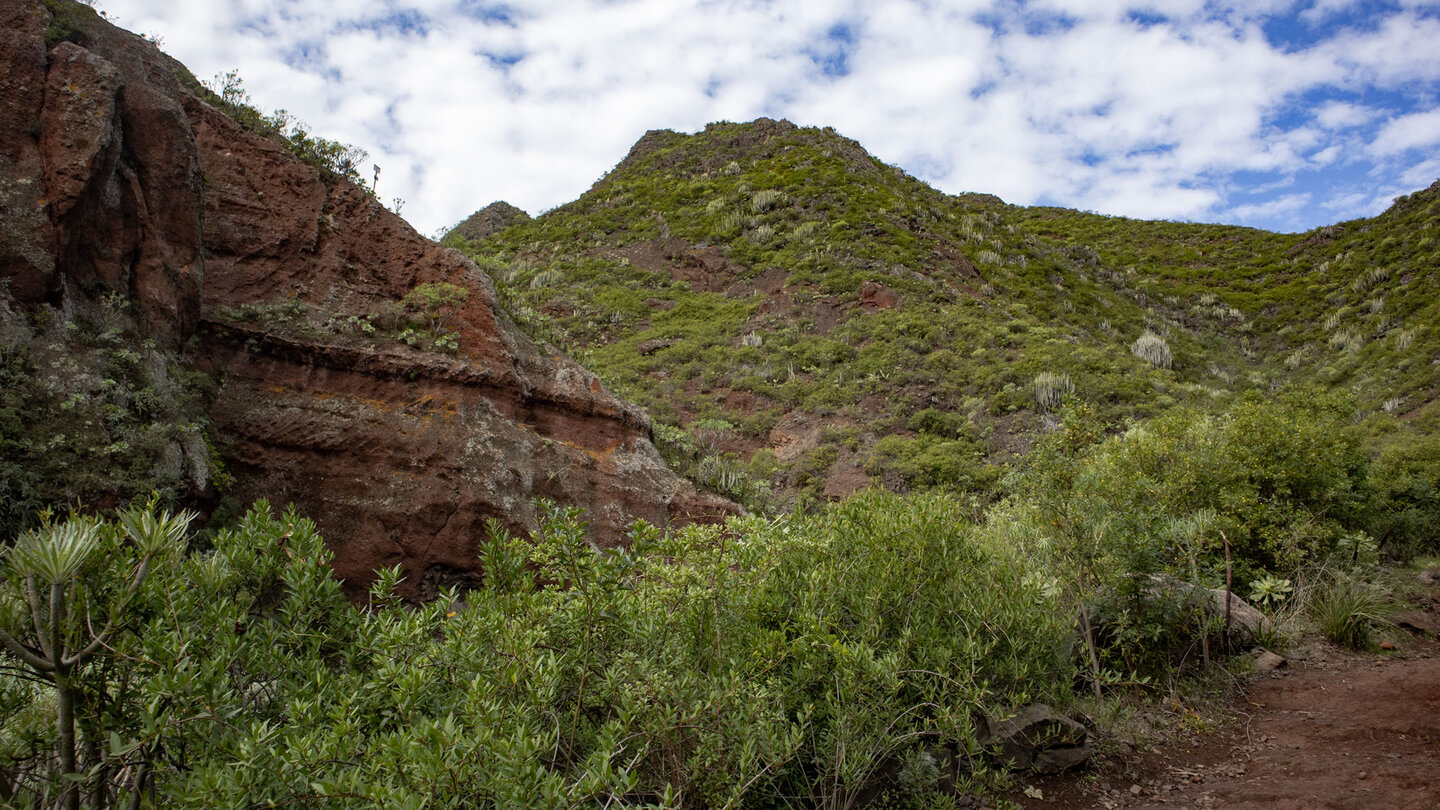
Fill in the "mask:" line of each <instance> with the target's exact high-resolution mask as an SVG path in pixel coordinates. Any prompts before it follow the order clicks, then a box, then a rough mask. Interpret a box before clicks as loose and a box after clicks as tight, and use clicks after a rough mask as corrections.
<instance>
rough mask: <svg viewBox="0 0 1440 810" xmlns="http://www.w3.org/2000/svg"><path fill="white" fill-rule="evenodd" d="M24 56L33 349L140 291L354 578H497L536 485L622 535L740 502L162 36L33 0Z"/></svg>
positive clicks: (137, 301) (3, 150)
mask: <svg viewBox="0 0 1440 810" xmlns="http://www.w3.org/2000/svg"><path fill="white" fill-rule="evenodd" d="M0 62H3V64H0V207H3V211H4V224H3V231H0V280H3V284H0V312H3V313H4V314H5V316H6V317H5V318H4V319H3V320H4V324H3V325H4V326H5V330H4V335H3V337H4V338H5V340H6V342H7V345H15V344H18V343H22V342H23V341H25V340H27V339H38V336H39V335H40V333H41V331H42V329H41V325H43V324H44V323H49V322H51V321H54V320H56V319H55V318H54V317H53V316H55V315H58V316H59V317H60V319H63V320H65V322H66V323H70V322H71V320H70V319H71V318H72V317H74V316H75V315H76V314H77V313H79V314H83V313H86V312H97V311H99V310H100V309H101V308H102V304H103V303H104V302H106V301H109V302H113V301H115V300H117V299H116V296H123V298H124V300H125V301H126V302H127V306H126V307H125V318H126V319H127V320H126V323H127V325H128V328H130V329H131V330H132V331H133V334H135V335H136V336H138V337H139V338H141V339H143V340H148V341H149V343H148V344H147V345H148V346H149V347H151V349H152V350H153V351H156V352H159V353H161V354H163V355H164V356H165V357H174V358H178V359H179V360H181V361H182V363H183V365H184V366H186V367H187V368H189V369H193V370H199V371H201V372H205V373H208V374H211V375H213V377H214V379H215V380H216V385H217V386H218V388H216V389H215V390H213V391H212V392H211V393H212V396H211V397H210V398H209V399H208V402H209V405H208V409H207V416H208V418H209V420H211V422H212V423H213V432H214V434H215V438H216V439H217V440H218V441H219V442H220V443H221V444H222V445H224V446H228V447H229V448H230V451H229V452H228V454H227V455H228V459H227V460H228V463H229V468H230V470H231V471H232V472H233V473H234V474H235V479H236V481H235V483H234V485H233V487H234V488H233V489H232V490H231V494H232V495H235V496H238V497H239V498H240V499H241V500H245V501H248V500H251V499H254V498H258V497H268V498H270V499H271V500H272V501H273V502H276V503H282V504H283V503H287V502H294V503H296V504H297V505H299V506H300V507H301V509H302V510H303V511H304V512H305V513H307V514H308V515H310V516H312V517H313V518H315V519H316V520H317V522H318V523H319V524H320V525H321V527H322V529H323V530H324V531H325V533H326V536H327V537H328V538H330V542H331V544H332V546H333V548H334V551H335V552H336V562H335V567H336V569H337V573H338V574H339V575H340V576H341V577H342V578H344V580H345V581H346V586H347V588H348V589H349V590H350V591H351V593H352V594H359V593H361V592H362V591H363V588H364V587H365V586H366V584H367V583H368V582H369V581H370V580H371V579H372V572H373V571H374V570H375V569H377V568H380V567H383V566H390V565H394V564H397V563H398V564H400V565H402V566H403V567H404V569H405V573H406V577H407V580H406V584H405V586H404V587H405V589H406V593H407V595H408V596H411V597H419V598H423V597H426V596H430V595H433V593H434V592H435V590H436V589H437V588H438V587H441V586H443V585H445V584H448V583H453V582H466V581H474V580H476V579H477V578H478V573H477V572H476V570H475V569H476V550H477V544H478V542H479V541H480V540H481V539H482V538H483V522H484V521H485V519H487V518H492V517H493V518H497V519H499V520H500V521H501V522H502V523H504V524H506V525H507V526H509V527H510V528H512V529H519V530H523V529H524V528H526V527H527V526H530V525H533V521H534V511H533V506H532V504H531V501H532V499H534V498H536V497H548V498H553V499H555V500H557V501H560V502H562V503H566V504H574V505H577V506H580V507H582V508H584V509H585V510H587V513H588V517H589V519H590V521H591V527H592V533H593V538H594V539H595V540H596V541H597V542H599V543H602V544H608V543H615V542H618V541H619V540H621V539H622V537H623V532H624V529H625V528H626V527H627V526H628V525H629V524H630V523H632V522H633V521H635V520H637V519H642V518H643V519H645V520H648V521H650V522H652V523H655V524H659V525H662V526H665V525H672V524H675V523H677V522H684V521H691V520H698V519H711V518H714V517H716V516H718V515H721V514H724V513H726V512H728V511H731V510H733V509H734V507H733V506H731V505H730V504H729V503H728V502H725V501H723V500H721V499H718V498H715V497H712V496H707V495H704V494H702V493H698V492H697V491H696V490H695V488H694V487H693V486H692V485H691V484H689V483H688V482H686V481H685V480H683V479H681V478H679V477H677V476H676V475H675V474H673V473H672V472H671V471H670V470H669V469H668V468H667V467H666V466H665V464H664V463H663V462H662V460H661V459H660V457H659V455H658V453H657V452H656V450H655V448H654V446H653V445H652V444H651V442H650V439H649V431H650V423H649V420H648V418H647V417H646V415H645V414H644V413H643V412H642V411H641V410H639V409H638V408H636V407H635V406H633V405H630V404H628V403H626V402H623V401H620V400H618V399H617V398H615V397H614V396H612V395H611V394H610V393H608V392H607V391H606V390H605V389H604V388H603V387H602V386H601V384H600V382H599V380H598V379H597V378H596V377H595V376H594V375H593V374H591V373H590V372H588V371H586V370H585V369H583V368H581V367H579V366H578V365H576V364H575V363H573V362H571V361H569V360H567V359H565V358H563V357H560V356H557V355H555V354H553V353H551V352H547V351H544V350H542V349H540V348H538V347H537V346H536V345H535V344H533V343H532V342H531V341H530V340H528V339H527V338H526V337H525V336H524V335H523V334H522V333H521V332H520V331H519V330H518V329H517V328H516V327H515V326H514V325H513V324H512V323H511V322H510V320H509V319H508V318H507V317H506V316H505V314H504V313H503V311H502V310H501V309H500V307H499V306H498V305H497V301H496V296H495V290H494V288H493V286H492V284H491V282H490V280H489V279H488V278H487V277H486V276H485V274H484V273H483V272H482V271H481V270H479V269H478V268H477V267H476V266H475V265H474V264H473V263H471V262H470V261H469V260H468V259H466V258H464V257H463V256H462V255H460V254H459V253H457V252H456V251H454V250H450V249H448V248H442V247H440V246H438V245H436V244H434V243H432V242H430V241H429V240H427V239H425V238H423V237H421V236H419V235H418V234H416V233H415V231H414V230H413V229H412V228H410V226H409V225H407V224H406V223H405V222H404V221H403V220H401V219H400V218H399V217H398V216H396V215H394V214H392V213H390V212H389V211H387V210H386V209H385V208H384V207H383V206H381V205H380V204H379V203H378V202H377V201H376V200H375V199H374V198H373V197H372V196H371V195H370V194H369V193H368V192H367V191H365V190H364V189H362V188H360V187H358V186H356V185H353V184H351V183H349V182H346V181H344V180H342V179H336V178H335V177H333V176H329V175H327V173H324V172H322V171H320V170H318V169H316V168H315V167H313V166H311V165H309V164H307V163H305V162H303V161H301V160H299V159H298V158H297V157H295V156H294V155H293V154H292V153H291V150H289V149H287V148H286V144H285V143H284V142H282V141H280V140H279V139H277V138H276V137H275V136H265V135H262V134H259V133H257V132H253V131H250V130H247V129H246V128H244V127H242V126H241V125H239V124H237V123H236V122H235V121H234V120H232V119H231V118H229V117H227V116H226V115H225V114H224V113H222V112H221V111H219V110H218V109H216V108H215V107H213V106H211V105H210V104H209V103H207V101H206V100H205V98H203V97H202V96H203V92H201V91H200V89H199V86H198V84H197V83H195V81H194V79H193V77H191V76H190V75H189V73H188V72H186V71H185V69H184V68H183V67H182V66H181V65H179V64H178V63H176V62H175V61H173V60H171V59H170V58H169V57H167V56H165V55H164V54H163V53H161V52H160V51H158V50H157V49H155V48H154V47H153V46H151V45H150V44H149V43H147V42H145V41H143V40H141V39H140V38H138V37H135V36H133V35H131V34H129V33H127V32H124V31H121V30H119V29H117V28H115V27H113V26H111V25H109V24H108V23H107V22H105V21H104V20H103V19H101V18H99V17H98V16H97V15H95V14H94V13H93V12H92V11H90V10H89V9H88V8H86V7H84V6H80V5H78V4H73V3H69V2H62V1H61V0H46V1H45V2H41V1H40V0H26V1H24V2H14V0H7V2H6V3H5V4H4V5H3V7H0ZM427 284H428V285H438V284H451V285H455V288H458V289H461V290H464V291H466V292H464V293H462V294H461V295H462V296H463V297H464V300H463V302H456V303H454V304H453V308H454V309H455V310H456V311H455V312H453V314H451V315H450V317H449V319H448V320H447V321H446V322H445V326H444V330H445V331H444V335H445V336H448V337H447V341H442V342H440V343H438V344H437V343H436V342H435V341H434V340H432V338H434V337H435V336H436V334H438V333H433V334H432V333H426V332H425V330H424V329H423V327H420V326H417V325H416V324H415V323H414V322H413V321H409V322H407V318H412V317H413V316H414V315H416V313H415V312H414V311H413V308H412V309H411V310H410V311H407V310H406V309H405V307H404V306H402V303H401V302H402V300H403V299H404V298H405V296H406V295H407V294H408V293H411V292H412V291H414V290H416V288H417V287H421V286H422V285H427ZM447 289H449V288H447ZM42 313H50V315H51V317H41V315H40V314H42ZM407 329H408V331H406V330H407ZM417 336H418V337H420V338H421V339H420V340H416V339H415V338H416V337H417ZM407 337H408V338H410V340H409V343H408V344H407V342H405V340H403V338H407ZM411 344H414V345H411ZM160 367H161V369H162V371H163V369H164V363H163V362H162V363H161V364H160ZM51 387H52V388H53V387H54V386H53V385H52V386H51Z"/></svg>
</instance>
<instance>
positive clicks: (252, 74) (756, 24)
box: [95, 0, 1440, 235]
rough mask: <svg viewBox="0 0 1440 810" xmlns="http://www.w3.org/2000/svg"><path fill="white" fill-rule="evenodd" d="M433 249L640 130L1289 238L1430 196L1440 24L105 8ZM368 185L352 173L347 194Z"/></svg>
mask: <svg viewBox="0 0 1440 810" xmlns="http://www.w3.org/2000/svg"><path fill="white" fill-rule="evenodd" d="M95 6H96V7H97V8H98V9H99V10H101V11H104V12H105V13H106V14H107V16H108V17H109V18H110V19H111V20H112V21H114V22H116V23H118V24H120V25H122V26H124V27H125V28H128V29H130V30H132V31H135V32H136V33H141V34H145V35H147V36H150V37H151V38H152V39H158V40H159V41H160V42H161V47H162V48H163V49H164V50H165V51H167V52H168V53H170V54H171V55H172V56H174V57H176V58H178V59H179V60H180V61H182V62H184V63H185V64H186V65H187V66H188V67H189V68H190V69H191V71H192V72H194V73H195V75H196V76H198V77H200V78H201V79H202V80H212V79H213V77H215V76H217V75H218V74H221V73H224V72H226V71H229V70H238V71H239V74H240V76H241V77H242V79H243V80H244V86H245V89H246V90H248V91H249V93H250V95H251V98H252V100H253V101H254V103H255V105H256V106H257V107H260V108H261V109H262V110H266V111H269V110H273V109H277V108H279V109H285V110H287V111H289V112H290V113H291V114H293V115H294V116H296V117H297V118H299V119H301V120H303V121H304V122H306V123H307V124H309V126H310V127H311V129H312V131H313V132H314V133H316V134H317V135H321V136H323V137H327V138H330V139H333V140H339V141H343V142H346V143H350V144H354V145H356V146H359V147H361V148H363V149H365V150H366V151H367V152H369V154H370V159H369V160H368V161H367V162H366V164H365V165H366V167H368V166H369V164H371V163H373V164H377V165H379V166H380V168H381V173H380V175H379V180H378V185H377V194H378V196H379V197H380V198H381V199H382V200H384V201H385V202H386V203H387V204H391V205H392V207H394V201H395V200H396V198H399V199H400V200H403V204H402V205H401V209H400V210H401V214H402V216H404V217H405V218H406V219H408V220H409V221H410V222H411V224H412V225H414V226H415V227H416V229H417V230H419V231H420V232H421V233H425V234H427V235H434V234H438V233H440V232H442V231H443V230H445V229H446V228H448V227H449V226H451V225H453V224H455V223H457V222H458V221H460V220H461V219H463V218H465V217H466V216H468V215H469V214H470V213H472V212H473V211H475V210H476V209H479V208H481V207H483V206H485V205H487V204H489V203H490V202H493V201H495V200H505V201H507V202H510V203H511V204H514V205H517V206H519V207H521V208H523V209H525V210H527V211H529V212H530V213H531V214H540V213H542V212H543V211H545V210H548V209H550V208H553V207H556V206H558V205H562V204H564V203H566V202H569V201H571V200H573V199H575V198H576V197H578V196H579V195H580V194H582V193H583V192H584V191H585V190H586V189H587V188H589V187H590V185H591V184H593V183H594V182H595V181H596V180H598V179H599V178H600V177H601V176H603V175H604V173H605V172H607V171H608V170H610V169H611V168H613V167H614V166H615V164H616V163H618V162H619V161H620V160H621V159H622V158H623V157H624V156H625V154H626V152H627V151H628V150H629V148H630V146H631V144H633V143H634V142H635V141H636V140H638V139H639V138H640V136H642V135H643V134H644V133H645V132H646V131H647V130H650V129H673V130H676V131H679V132H695V131H698V130H700V129H702V128H704V126H705V124H707V123H709V122H713V121H749V120H752V119H754V118H757V117H760V116H767V117H771V118H786V119H789V120H791V121H793V122H795V123H796V124H800V125H803V126H833V127H834V128H835V129H836V130H837V131H839V132H840V133H841V134H843V135H845V136H847V137H850V138H854V139H855V140H857V141H859V142H860V143H861V145H863V146H864V147H865V148H866V149H868V150H869V151H870V152H871V154H874V155H875V156H876V157H878V158H880V159H881V160H883V161H885V162H887V163H890V164H893V165H896V166H899V167H901V168H903V169H904V170H906V171H907V172H909V173H910V174H911V175H913V176H915V177H918V178H920V179H922V180H924V181H926V182H928V183H930V184H931V185H933V186H935V187H937V188H939V189H941V190H942V191H946V192H949V193H960V192H984V193H989V194H995V195H998V196H1000V197H1001V198H1003V199H1004V200H1005V201H1006V202H1011V203H1017V204H1022V205H1033V204H1042V205H1061V206H1066V207H1069V208H1077V209H1081V210H1087V211H1094V212H1097V213H1102V214H1114V215H1122V216H1128V217H1135V218H1143V219H1171V220H1182V221H1196V222H1222V223H1229V224H1239V225H1249V226H1253V227H1259V228H1267V229H1270V230H1277V231H1303V230H1308V229H1310V228H1314V227H1318V226H1321V225H1326V224H1330V223H1334V222H1338V221H1343V220H1347V219H1354V218H1356V217H1362V216H1372V215H1374V214H1377V213H1379V212H1380V211H1382V210H1384V209H1385V208H1386V207H1387V206H1388V205H1389V204H1390V202H1391V200H1392V199H1394V198H1395V197H1396V196H1399V195H1402V194H1407V193H1409V192H1412V191H1415V190H1417V189H1420V188H1424V187H1426V186H1428V185H1430V184H1431V183H1432V182H1434V181H1435V180H1436V179H1440V148H1437V147H1440V0H1433V1H1432V2H1422V1H1421V0H1396V1H1395V2H1363V1H1362V2H1355V1H1354V0H1249V1H1248V2H1237V3H1231V2H1220V1H1219V0H1149V1H1148V2H1145V1H1134V2H1132V1H1128V0H1070V2H1061V1H1060V0H1035V1H1034V2H1023V1H1022V0H517V1H516V2H504V0H185V1H184V2H176V0H95ZM363 173H365V174H367V176H368V174H369V173H368V172H363Z"/></svg>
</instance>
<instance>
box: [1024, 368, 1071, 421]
mask: <svg viewBox="0 0 1440 810" xmlns="http://www.w3.org/2000/svg"><path fill="white" fill-rule="evenodd" d="M1034 387H1035V403H1036V404H1037V405H1039V406H1040V410H1041V411H1042V412H1044V413H1050V412H1052V411H1054V410H1055V409H1056V408H1059V407H1060V402H1061V400H1063V399H1065V395H1066V394H1073V393H1075V386H1074V385H1073V384H1072V383H1071V382H1070V375H1069V374H1065V373H1063V372H1062V373H1059V374H1056V373H1055V372H1053V371H1042V372H1040V373H1039V374H1036V375H1035V382H1034Z"/></svg>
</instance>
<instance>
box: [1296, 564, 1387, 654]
mask: <svg viewBox="0 0 1440 810" xmlns="http://www.w3.org/2000/svg"><path fill="white" fill-rule="evenodd" d="M1383 609H1384V601H1383V600H1382V599H1381V597H1380V595H1379V594H1378V593H1377V592H1376V591H1375V589H1374V588H1373V587H1371V586H1370V585H1369V584H1368V583H1365V582H1363V581H1361V580H1358V579H1355V578H1353V577H1350V576H1347V575H1345V574H1336V575H1335V576H1333V577H1332V578H1330V579H1329V580H1328V581H1326V582H1323V583H1321V584H1319V585H1318V586H1317V587H1316V589H1315V592H1314V593H1313V594H1312V595H1311V597H1310V602H1309V605H1308V611H1309V613H1310V618H1311V619H1313V620H1314V621H1315V624H1316V625H1317V626H1318V627H1319V630H1320V633H1321V635H1323V636H1325V638H1327V639H1329V640H1330V641H1332V642H1334V643H1336V644H1339V645H1342V646H1345V647H1349V648H1350V649H1352V650H1362V649H1365V648H1367V647H1369V646H1370V643H1371V639H1372V634H1373V632H1374V630H1375V627H1376V626H1377V625H1379V624H1383V623H1384V622H1385V617H1384V615H1383Z"/></svg>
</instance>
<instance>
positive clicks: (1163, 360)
mask: <svg viewBox="0 0 1440 810" xmlns="http://www.w3.org/2000/svg"><path fill="white" fill-rule="evenodd" d="M1130 353H1131V354H1133V355H1135V356H1136V357H1139V358H1140V359H1142V360H1145V361H1147V362H1149V363H1150V365H1152V366H1154V367H1155V368H1170V365H1171V363H1172V362H1173V361H1174V356H1173V355H1171V354H1170V344H1168V343H1166V342H1165V338H1163V337H1160V336H1159V335H1157V334H1155V333H1154V332H1150V331H1147V332H1145V334H1143V335H1141V336H1140V338H1139V339H1138V340H1136V341H1135V342H1134V343H1132V344H1131V345H1130Z"/></svg>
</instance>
